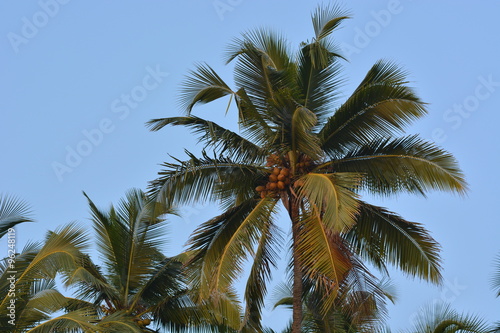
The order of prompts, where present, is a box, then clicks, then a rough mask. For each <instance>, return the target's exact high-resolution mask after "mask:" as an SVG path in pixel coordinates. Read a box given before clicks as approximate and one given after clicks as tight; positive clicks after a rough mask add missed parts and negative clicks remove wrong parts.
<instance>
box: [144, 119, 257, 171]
mask: <svg viewBox="0 0 500 333" xmlns="http://www.w3.org/2000/svg"><path fill="white" fill-rule="evenodd" d="M147 125H148V126H149V127H150V128H151V130H152V131H157V130H159V129H161V128H163V127H164V126H167V125H173V126H179V125H181V126H186V127H188V128H191V129H192V132H193V133H194V134H195V135H197V136H198V141H199V142H204V143H205V144H206V145H205V148H207V147H212V148H214V149H215V150H216V151H218V152H220V153H221V154H224V153H226V154H228V155H230V156H232V157H233V159H235V160H241V161H246V162H247V163H253V162H256V161H260V160H262V159H263V156H264V155H265V152H266V151H264V150H263V149H262V148H260V147H259V146H257V145H255V144H254V143H252V142H251V141H249V140H246V139H245V138H243V137H241V136H240V135H238V134H236V133H234V132H233V131H230V130H228V129H225V128H223V127H221V126H219V125H217V124H216V123H214V122H212V121H208V120H205V119H202V118H198V117H195V116H189V117H171V118H161V119H153V120H150V121H149V122H148V123H147Z"/></svg>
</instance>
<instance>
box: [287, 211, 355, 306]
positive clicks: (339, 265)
mask: <svg viewBox="0 0 500 333" xmlns="http://www.w3.org/2000/svg"><path fill="white" fill-rule="evenodd" d="M300 229H301V230H300V237H299V244H298V246H297V251H298V257H299V258H300V262H301V264H302V269H303V271H304V276H305V277H307V278H308V279H310V280H311V281H314V283H315V284H316V287H317V288H318V289H321V290H323V292H324V293H323V297H322V298H323V299H322V302H321V306H320V308H319V309H318V310H319V312H320V313H321V314H323V315H325V314H326V313H327V312H328V311H329V310H330V309H331V308H332V307H333V305H334V303H335V299H336V298H337V296H338V290H339V286H340V281H342V280H343V279H344V278H345V276H346V275H347V273H348V272H349V270H350V269H351V267H352V262H351V258H350V257H351V256H350V253H349V251H348V250H347V249H346V248H345V247H344V246H343V244H342V242H340V241H339V237H338V234H336V233H335V232H334V229H332V228H329V227H328V226H327V225H326V224H324V223H323V220H322V219H321V216H320V214H319V211H318V210H317V209H314V208H313V212H312V213H311V212H309V213H307V214H306V215H305V216H304V217H302V221H301V228H300Z"/></svg>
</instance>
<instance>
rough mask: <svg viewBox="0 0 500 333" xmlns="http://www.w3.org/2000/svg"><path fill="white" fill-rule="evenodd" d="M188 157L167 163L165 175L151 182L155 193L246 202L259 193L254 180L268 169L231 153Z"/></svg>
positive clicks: (177, 200)
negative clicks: (247, 162)
mask: <svg viewBox="0 0 500 333" xmlns="http://www.w3.org/2000/svg"><path fill="white" fill-rule="evenodd" d="M187 154H188V156H189V157H190V159H189V160H187V161H178V162H179V163H178V164H175V163H164V164H163V167H164V168H165V169H164V170H163V171H161V172H160V175H161V177H160V178H158V179H157V180H155V181H154V182H152V183H151V185H150V188H151V194H152V195H153V196H154V197H156V198H158V201H160V202H165V200H168V201H169V202H171V203H173V204H186V203H187V204H189V203H194V202H199V201H205V200H211V201H216V200H217V199H224V198H228V197H229V198H230V197H232V196H234V198H238V201H240V202H242V201H244V200H245V199H248V198H251V197H253V196H254V195H255V192H254V191H253V188H254V186H253V184H254V183H255V182H256V181H257V180H258V179H260V178H263V177H264V176H265V174H266V173H267V170H265V168H263V167H261V166H258V165H253V164H246V163H240V162H234V161H233V160H232V159H230V158H227V157H218V156H214V157H209V156H208V155H207V154H206V153H203V154H202V155H203V156H202V157H201V158H198V157H196V156H194V155H193V154H191V153H189V152H187Z"/></svg>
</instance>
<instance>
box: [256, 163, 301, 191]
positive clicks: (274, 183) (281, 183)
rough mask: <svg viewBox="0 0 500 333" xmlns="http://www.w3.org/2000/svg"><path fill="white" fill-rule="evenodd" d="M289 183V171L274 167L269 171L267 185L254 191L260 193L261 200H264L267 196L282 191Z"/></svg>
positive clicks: (284, 168)
mask: <svg viewBox="0 0 500 333" xmlns="http://www.w3.org/2000/svg"><path fill="white" fill-rule="evenodd" d="M291 181H292V180H291V177H290V169H288V168H286V167H277V166H276V167H274V168H272V169H271V174H270V175H269V178H268V181H267V183H266V184H265V185H260V186H257V187H256V188H255V190H256V191H257V192H259V193H260V197H261V198H265V197H266V196H267V195H268V194H271V193H275V194H277V193H278V192H280V191H282V190H284V189H285V187H286V186H287V185H288V184H290V182H291Z"/></svg>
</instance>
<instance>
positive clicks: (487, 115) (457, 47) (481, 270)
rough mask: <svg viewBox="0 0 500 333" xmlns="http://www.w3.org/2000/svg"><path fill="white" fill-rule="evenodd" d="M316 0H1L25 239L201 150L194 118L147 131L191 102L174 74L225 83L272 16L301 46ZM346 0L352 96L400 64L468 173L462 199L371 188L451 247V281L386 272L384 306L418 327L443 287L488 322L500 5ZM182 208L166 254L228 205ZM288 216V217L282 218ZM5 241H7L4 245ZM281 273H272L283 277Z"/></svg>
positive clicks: (12, 164)
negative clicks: (369, 77) (211, 71)
mask: <svg viewBox="0 0 500 333" xmlns="http://www.w3.org/2000/svg"><path fill="white" fill-rule="evenodd" d="M55 4H56V5H55ZM317 4H318V2H316V1H278V0H272V1H269V0H268V1H264V0H254V1H249V0H220V1H213V0H199V1H193V0H190V1H176V2H174V1H130V0H122V1H106V2H104V1H77V0H72V1H69V0H64V1H63V0H59V1H57V0H41V1H14V0H8V1H7V0H6V1H2V2H0V64H1V65H0V92H1V98H0V112H1V118H0V145H1V150H0V151H1V154H2V163H0V192H1V193H9V194H14V195H17V196H19V197H21V198H23V199H25V200H26V201H27V202H29V203H30V204H31V205H32V207H33V210H34V217H35V218H36V220H37V222H36V223H35V224H29V225H23V226H20V227H19V228H18V234H19V237H18V245H19V246H22V245H23V244H25V243H26V242H27V241H28V240H40V239H41V238H42V237H43V235H44V234H45V232H46V231H47V230H49V229H54V228H56V227H57V226H59V225H62V224H64V223H67V222H70V221H74V220H77V221H80V222H81V223H82V224H83V225H85V226H89V225H90V223H89V221H88V217H89V214H88V209H87V204H86V202H85V199H84V197H83V195H82V191H86V192H87V193H88V194H89V196H90V197H91V198H92V199H93V200H94V201H95V202H96V203H98V204H100V205H101V206H107V205H108V204H109V203H111V202H116V201H117V200H118V199H119V198H120V197H122V196H123V195H124V193H125V191H126V190H127V189H129V188H131V187H139V188H143V189H144V188H146V186H147V183H148V181H150V180H153V179H154V178H155V177H156V173H157V172H158V171H159V169H160V167H159V163H161V162H163V161H165V160H170V159H169V157H168V155H167V154H171V155H173V156H176V157H181V158H183V157H184V156H185V155H184V153H183V149H184V148H188V149H190V150H193V151H198V150H199V147H196V146H195V140H194V139H193V138H192V137H191V136H190V135H189V133H188V132H187V131H186V130H184V129H182V128H168V129H166V130H163V131H161V132H158V133H151V132H148V130H147V129H146V128H145V126H144V123H145V122H146V121H148V120H150V119H152V118H157V117H166V116H175V115H179V114H180V113H181V110H180V108H179V107H178V105H177V103H176V95H177V93H178V86H179V84H180V83H181V82H182V79H183V76H184V75H185V74H186V73H187V71H188V70H189V69H192V68H193V67H194V64H195V63H196V62H201V61H205V62H207V63H209V64H210V65H211V66H213V67H214V68H215V69H216V70H217V71H218V72H219V73H220V74H221V76H222V77H223V78H225V79H226V80H227V81H229V82H231V79H232V67H231V66H225V65H224V63H223V60H222V58H223V57H222V56H223V52H224V49H225V47H226V46H227V44H228V43H229V42H230V40H231V38H233V37H237V36H239V35H240V33H242V32H244V31H247V30H249V29H252V28H255V27H261V26H264V27H269V28H273V29H275V30H278V31H281V32H283V33H284V34H285V35H287V36H288V37H289V40H290V43H291V46H293V47H296V46H297V45H298V44H299V42H300V41H303V40H306V39H308V38H311V37H312V36H313V30H312V26H311V23H310V13H311V12H312V11H313V9H315V7H316V5H317ZM340 4H341V5H342V6H343V7H344V8H346V9H347V10H349V11H350V13H351V14H352V16H353V18H352V19H351V20H348V21H346V22H345V23H344V25H343V28H342V29H341V30H339V31H338V32H337V34H336V35H335V36H336V40H337V41H338V44H339V45H340V46H341V48H342V49H343V50H344V54H345V55H346V56H347V58H348V59H349V62H346V63H345V70H344V72H343V75H344V77H345V78H346V79H347V81H346V83H345V86H344V89H343V91H344V93H345V96H349V94H350V93H351V92H352V90H353V89H354V87H355V86H356V85H357V84H358V83H359V81H360V80H361V79H362V78H363V76H364V74H365V73H366V71H367V70H368V69H369V68H370V67H371V65H372V64H373V63H374V62H376V61H377V60H378V59H381V58H384V59H390V60H394V61H395V62H397V63H398V64H400V65H401V66H403V67H404V68H405V69H407V70H408V72H409V73H410V76H409V77H410V80H411V84H412V85H413V86H414V87H415V88H416V91H417V92H418V94H419V95H420V96H421V98H422V99H423V100H424V101H425V102H427V103H429V111H430V112H429V115H428V116H427V117H425V118H424V119H423V120H421V121H419V122H418V123H417V124H415V126H413V127H412V128H410V129H409V130H408V132H409V133H420V134H421V135H422V137H424V138H426V139H430V140H434V141H436V142H438V143H439V144H440V145H441V146H443V147H444V148H446V149H447V150H449V151H451V152H452V153H453V154H454V155H455V156H456V157H457V159H458V160H459V162H460V165H461V167H462V168H463V170H464V172H465V174H466V176H467V180H468V182H469V184H470V192H469V193H468V196H467V197H465V198H460V197H458V196H454V195H450V194H443V193H431V194H430V195H429V196H428V198H426V199H425V198H420V197H414V196H404V195H403V196H398V197H394V198H372V199H371V202H373V203H376V204H380V205H383V206H386V207H388V208H389V209H390V210H393V211H396V212H398V213H400V214H402V215H403V216H404V217H405V218H407V219H409V220H412V221H418V222H421V223H424V224H425V225H426V226H427V228H428V229H429V230H431V232H432V235H433V236H434V237H435V238H436V239H437V240H438V241H439V242H440V243H441V245H442V247H443V251H442V257H443V259H444V264H443V267H444V270H443V275H444V277H445V281H446V282H445V284H444V286H442V287H434V286H430V285H428V284H426V283H422V282H419V281H416V280H412V279H408V278H405V277H404V276H402V275H401V274H399V273H397V272H394V273H393V274H392V277H393V279H394V282H395V283H396V285H397V289H398V291H399V301H398V303H397V304H396V306H391V307H390V308H389V311H390V312H389V313H390V316H391V319H390V321H389V323H390V325H391V326H392V327H393V328H394V329H398V328H406V327H409V325H410V323H411V321H412V318H413V317H414V315H415V313H417V311H418V309H419V307H420V306H422V305H425V304H429V303H432V302H437V301H441V300H443V301H448V302H450V303H451V304H452V306H453V307H455V308H456V309H458V310H463V311H470V312H474V313H477V314H480V315H482V316H483V317H485V318H486V319H487V320H489V321H494V320H500V311H499V310H500V299H495V298H494V295H493V291H492V290H491V288H490V282H489V281H490V278H491V275H492V272H493V259H494V258H495V256H496V255H497V254H498V253H499V252H500V242H499V239H500V237H499V236H500V226H499V223H498V222H499V218H498V215H497V214H496V213H495V212H496V211H495V208H496V207H497V205H498V198H499V191H500V190H499V185H500V179H499V178H500V173H499V172H498V165H499V163H500V156H499V149H498V147H499V146H500V139H499V136H498V135H496V134H495V133H498V124H499V121H500V116H499V112H498V111H499V105H500V66H499V64H498V61H499V59H500V23H499V22H500V21H499V20H498V15H499V14H500V3H499V2H497V1H492V0H491V1H481V2H474V3H473V2H471V1H451V0H448V1H439V2H437V1H418V2H417V1H409V0H400V1H393V0H391V1H349V2H348V1H344V2H340ZM151 73H155V74H154V75H152V74H151ZM127 95H133V96H135V101H134V100H133V99H132V100H127ZM233 111H234V110H233ZM196 112H197V114H198V115H203V116H206V117H208V118H210V119H214V120H217V121H218V122H219V123H222V124H224V125H227V126H234V121H235V117H234V112H233V113H232V112H230V114H229V115H228V116H227V117H224V112H225V104H224V103H215V104H213V105H211V106H207V107H201V108H198V109H197V110H196ZM96 129H98V131H99V133H101V135H99V134H97V133H98V132H97V130H96ZM89 136H90V137H91V138H92V140H93V142H91V140H89V138H88V137H89ZM75 152H76V153H75ZM76 154H78V156H79V157H77V156H76ZM181 212H182V213H183V217H182V218H173V219H172V222H171V224H170V237H169V240H168V247H167V253H169V254H174V253H176V252H178V251H180V250H181V249H182V246H183V244H184V242H185V241H186V240H187V237H188V235H189V233H190V232H191V231H192V230H193V229H194V228H195V227H196V225H197V224H199V223H201V222H203V221H205V220H207V219H208V218H210V217H212V216H213V215H215V214H217V212H218V211H217V207H214V206H213V205H207V204H199V205H196V206H193V207H183V208H181ZM282 225H283V227H284V228H285V230H286V226H287V225H288V224H287V221H286V219H283V224H282ZM0 245H1V246H2V247H3V248H4V249H5V250H4V252H5V253H7V247H6V245H5V246H4V244H3V243H0ZM1 251H2V250H1V248H0V253H1ZM282 276H283V274H282V272H280V271H278V272H277V273H276V274H275V278H276V281H280V280H281V279H282ZM268 310H269V311H266V312H265V320H266V323H268V324H269V325H270V326H272V327H275V328H279V327H282V326H283V324H284V323H285V322H286V321H287V320H288V315H289V313H288V312H286V311H273V312H271V311H270V308H269V309H268Z"/></svg>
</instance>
